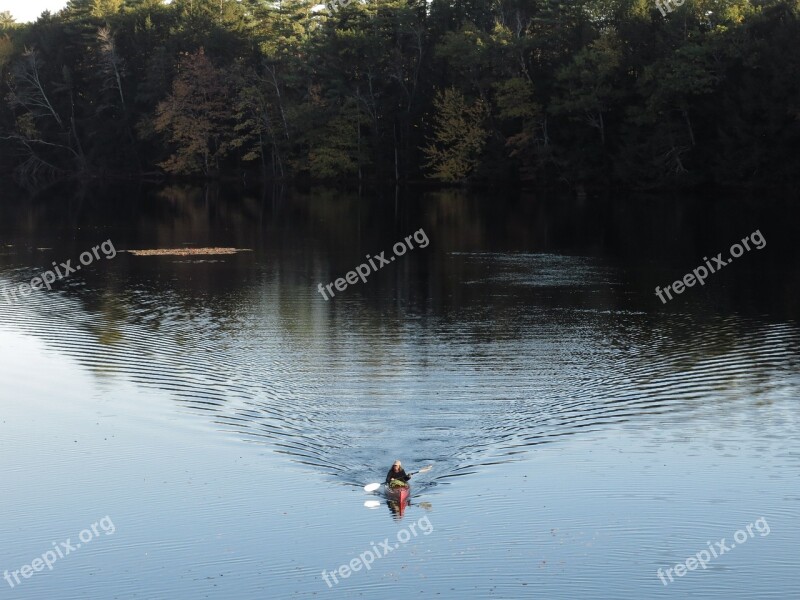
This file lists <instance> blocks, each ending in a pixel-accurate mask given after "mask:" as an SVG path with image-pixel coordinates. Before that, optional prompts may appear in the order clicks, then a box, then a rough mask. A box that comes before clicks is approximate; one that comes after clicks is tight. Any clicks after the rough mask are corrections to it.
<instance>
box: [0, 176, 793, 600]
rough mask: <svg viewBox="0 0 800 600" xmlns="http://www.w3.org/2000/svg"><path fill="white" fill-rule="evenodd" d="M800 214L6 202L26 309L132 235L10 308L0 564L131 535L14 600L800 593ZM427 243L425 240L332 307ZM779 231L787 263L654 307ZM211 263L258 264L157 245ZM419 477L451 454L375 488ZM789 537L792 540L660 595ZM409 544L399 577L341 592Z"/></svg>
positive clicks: (559, 202)
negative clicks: (369, 259)
mask: <svg viewBox="0 0 800 600" xmlns="http://www.w3.org/2000/svg"><path fill="white" fill-rule="evenodd" d="M498 196H499V197H498ZM794 213H796V209H794V208H793V207H792V206H791V205H784V204H782V203H780V202H778V201H776V200H774V199H764V200H761V201H759V202H748V201H746V200H737V199H733V198H729V197H725V196H724V195H719V197H717V198H677V199H676V198H670V199H653V198H627V199H626V198H610V199H588V200H580V199H578V200H575V199H570V198H563V197H558V198H547V197H540V196H533V195H525V194H523V195H519V194H512V193H500V192H498V193H497V194H496V195H494V194H492V195H490V194H488V193H486V192H483V193H474V194H466V193H460V192H444V191H442V192H424V193H423V192H403V193H395V191H394V190H390V191H388V192H386V191H371V192H364V193H363V194H362V196H361V197H360V198H359V196H358V195H355V194H348V193H344V192H336V191H331V190H305V191H291V192H289V191H285V190H268V191H267V192H264V193H262V192H260V191H258V192H253V191H247V190H244V191H242V190H234V189H229V190H225V191H219V190H215V189H195V188H189V187H166V188H160V189H153V188H148V187H139V188H136V187H127V188H119V187H117V188H107V189H100V190H91V191H81V190H77V191H76V190H74V189H69V188H65V189H63V190H58V191H54V192H50V193H49V194H46V195H44V196H43V197H39V198H35V199H31V198H25V197H23V196H19V197H17V196H14V195H11V196H7V197H6V200H4V202H3V204H2V205H0V242H2V243H1V244H0V289H8V286H11V285H14V286H17V285H18V284H19V283H21V282H25V281H30V279H31V278H32V277H35V276H37V275H40V274H41V273H42V272H43V271H45V270H47V269H48V268H50V266H51V264H52V262H53V261H56V262H57V263H62V262H65V261H66V260H68V259H71V260H72V263H73V264H76V263H77V262H78V257H79V256H80V255H81V253H82V252H84V251H86V250H91V248H92V247H94V246H97V245H99V244H101V243H102V242H104V241H106V240H111V241H112V242H113V245H114V249H115V250H116V255H115V256H114V257H113V258H110V259H107V258H105V256H103V255H102V254H101V255H100V257H99V258H97V257H96V259H95V260H94V261H93V263H92V264H91V265H87V266H85V267H83V268H82V270H81V271H79V272H76V273H75V274H73V275H71V276H70V277H68V278H65V279H63V280H61V281H59V282H57V283H56V284H54V286H53V288H54V289H53V290H52V291H46V290H42V291H37V292H34V293H33V294H32V295H30V296H28V297H27V298H24V299H23V300H21V301H19V302H8V301H7V300H5V299H4V298H3V296H2V295H0V390H2V392H0V394H2V400H3V408H4V411H3V416H2V418H0V427H2V429H0V432H2V433H1V434H0V460H1V461H2V462H0V464H2V466H3V473H4V475H3V481H4V483H5V485H4V494H3V499H2V501H1V502H0V515H2V519H0V534H2V536H3V537H2V539H4V540H7V541H8V543H7V544H5V545H4V548H3V550H2V552H0V559H1V561H0V570H5V569H8V570H10V571H14V570H17V569H20V567H22V566H23V565H25V564H31V562H32V560H33V559H35V558H36V557H40V556H41V555H42V554H43V553H44V552H45V551H48V550H50V549H51V548H52V546H53V542H54V541H55V542H61V541H66V540H67V538H72V540H73V541H75V540H76V539H77V538H78V533H79V532H81V531H82V530H84V529H85V528H87V527H90V526H91V525H92V524H93V523H97V522H98V520H99V519H101V518H102V517H104V516H106V515H108V516H109V517H110V519H112V520H113V524H114V526H115V527H114V531H113V534H107V533H106V532H105V531H103V530H100V533H99V534H98V535H97V536H96V537H95V538H94V539H92V540H91V542H90V543H86V544H84V547H81V548H80V549H76V550H75V551H74V552H73V553H71V554H70V555H69V556H65V557H63V558H60V559H59V560H58V562H56V563H54V565H53V569H52V570H49V569H47V568H45V569H44V570H42V571H41V572H35V573H33V575H32V576H31V577H30V578H29V579H24V578H23V579H21V581H20V583H19V584H15V586H14V587H13V588H12V587H11V586H10V585H7V584H6V583H5V582H0V589H4V591H3V593H4V594H6V595H8V597H13V598H37V599H38V598H44V597H51V598H52V597H58V598H86V597H90V598H131V597H142V598H171V599H174V598H192V599H194V598H199V597H203V598H226V599H228V598H263V597H269V598H292V597H298V598H307V597H326V596H331V597H350V596H354V595H355V596H359V597H375V596H383V597H386V596H387V595H390V596H398V595H402V594H409V595H415V596H420V597H435V596H438V597H444V598H449V597H474V598H485V597H493V598H528V597H530V598H535V597H543V598H575V597H585V598H631V599H634V598H636V599H639V598H642V597H669V596H674V597H702V598H752V597H754V596H757V597H759V598H787V597H793V596H798V593H799V592H800V584H798V578H797V576H796V572H797V567H798V558H797V556H798V555H797V552H796V549H795V548H794V541H795V539H796V536H797V534H798V533H800V532H799V531H798V529H800V527H798V523H799V522H800V521H798V512H799V510H798V509H799V508H800V484H798V481H799V480H798V468H800V444H799V443H798V442H797V432H798V416H797V415H798V399H800V353H799V352H798V350H799V349H800V328H798V310H797V308H798V303H797V297H798V291H800V277H798V275H800V270H798V263H797V260H796V259H797V251H796V250H795V249H794V247H793V243H794V240H795V239H797V233H798V231H797V230H798V226H797V225H796V223H797V219H796V218H794V219H792V218H789V215H792V214H794ZM420 229H422V230H423V231H424V232H425V234H426V236H427V238H428V239H429V241H430V245H428V246H427V247H425V248H422V247H415V249H413V250H410V251H408V252H407V253H406V254H405V255H404V256H402V257H398V258H397V260H396V261H393V262H392V263H391V264H390V265H388V266H386V267H384V268H382V269H381V270H380V271H379V272H377V273H374V274H372V275H371V276H370V277H369V279H368V281H367V282H366V283H362V282H359V283H357V284H355V285H352V286H350V287H348V289H346V290H345V291H344V292H337V295H336V297H335V298H333V299H330V300H328V301H326V300H324V299H323V297H322V295H321V294H320V293H319V292H318V290H317V285H318V284H319V283H322V284H323V285H325V284H328V283H330V282H332V281H334V280H335V279H336V278H338V277H343V276H344V275H345V274H346V273H347V271H349V270H351V269H353V268H355V267H356V266H357V265H358V264H360V263H362V262H363V261H364V260H365V256H366V255H367V254H370V255H372V256H374V255H376V254H378V253H379V252H381V251H382V250H386V251H387V256H389V255H391V248H392V245H393V244H394V243H395V242H397V241H402V240H403V239H404V238H406V236H409V235H412V234H413V233H414V232H415V231H419V230H420ZM756 229H758V230H759V231H760V232H761V233H762V234H763V236H764V238H765V239H766V242H767V244H766V247H764V248H763V249H762V250H756V249H753V250H751V251H749V252H745V253H744V254H743V255H742V256H741V257H740V258H737V259H736V260H735V261H734V262H733V263H731V264H730V265H728V266H726V267H725V270H724V271H720V272H719V273H715V274H712V275H710V276H709V278H708V280H707V281H706V282H705V285H703V286H695V287H694V288H690V289H687V290H686V291H685V292H684V293H683V294H681V295H680V296H676V297H675V299H674V300H672V301H671V302H669V303H667V304H662V303H661V302H660V301H659V300H658V298H657V297H656V296H655V295H654V293H653V290H654V288H655V286H656V285H659V286H661V287H662V288H663V287H664V286H665V285H668V284H669V283H671V282H672V281H675V280H676V279H678V278H681V277H683V275H684V274H685V273H687V272H691V270H692V269H694V268H695V267H696V266H698V265H700V264H703V261H702V260H701V259H702V257H703V256H706V255H707V256H713V255H716V254H717V252H719V251H724V252H726V253H727V249H728V248H729V247H730V245H731V244H732V243H734V242H736V241H739V240H741V239H742V238H743V237H744V236H746V235H749V234H750V233H751V232H753V231H755V230H756ZM419 245H420V244H417V246H419ZM184 246H195V247H197V246H228V247H235V248H239V249H242V250H244V251H243V252H240V253H238V254H236V255H231V256H219V257H214V256H203V257H137V256H133V255H131V254H130V253H128V252H126V251H127V250H132V249H144V248H163V247H172V248H175V247H184ZM395 458H400V459H402V460H403V462H404V465H405V466H406V468H407V469H414V468H416V467H419V466H423V465H425V464H433V465H434V469H433V470H432V471H431V472H430V473H426V474H424V475H420V476H419V478H415V479H414V480H412V482H413V483H414V484H415V485H414V498H413V500H412V505H411V506H409V507H408V508H407V509H406V511H405V513H404V515H403V516H402V518H401V517H400V516H399V515H397V514H396V512H395V511H393V510H391V508H392V507H390V506H387V505H386V504H384V503H382V502H381V503H380V504H379V508H378V509H374V510H370V509H367V508H365V507H364V506H363V504H364V501H365V500H375V499H376V497H375V496H370V495H366V494H364V492H363V491H362V489H361V488H362V486H363V485H364V484H366V483H369V482H372V481H379V480H381V479H382V478H383V476H384V474H385V472H386V469H387V468H388V466H389V465H390V464H391V462H392V461H393V460H394V459H395ZM760 518H763V519H764V520H763V521H762V522H761V523H767V524H768V525H769V533H768V534H766V535H763V534H762V533H760V532H759V531H758V530H756V531H755V533H754V534H753V535H751V536H748V539H747V540H746V542H745V543H742V544H740V545H739V547H736V548H734V549H733V550H731V551H730V552H728V553H726V554H724V555H723V556H719V557H718V558H716V559H714V560H712V561H710V562H709V563H708V564H707V565H706V568H705V569H696V570H694V571H690V572H688V573H686V574H685V575H683V576H681V577H677V576H675V577H673V581H672V582H671V583H669V582H668V583H669V585H667V586H665V585H663V583H662V581H661V580H660V579H659V577H658V575H657V570H658V569H659V568H661V569H662V573H663V570H666V569H667V568H670V567H672V568H673V569H674V566H675V564H676V563H679V562H685V561H686V559H687V558H688V557H690V556H695V555H696V554H697V553H698V552H700V551H703V550H704V549H706V548H707V544H708V543H709V542H712V541H713V542H717V541H720V540H721V539H722V538H726V539H727V540H728V544H730V543H731V540H732V539H733V536H734V534H735V532H736V531H737V530H740V529H745V528H746V526H747V525H750V524H753V523H754V522H755V521H756V520H758V519H760ZM425 519H427V520H425ZM426 523H429V524H430V531H428V532H427V533H425V532H424V531H423V532H422V533H420V531H422V530H421V529H420V528H421V527H423V526H424V527H427V525H426ZM412 524H414V525H415V526H416V532H417V534H416V535H411V534H410V533H408V528H409V527H410V525H412ZM751 530H753V528H752V527H751ZM426 531H427V530H426ZM401 532H402V533H401ZM398 534H401V535H410V538H409V539H408V540H407V541H406V542H403V543H401V542H397V543H398V548H397V549H394V550H393V551H392V552H391V553H390V554H388V555H386V556H384V557H380V558H378V559H376V560H375V561H374V564H372V565H370V569H369V570H365V569H361V570H360V571H358V572H354V573H352V574H351V575H350V576H349V577H347V578H342V577H341V575H339V579H338V583H333V582H332V581H331V579H330V577H328V581H329V583H330V584H331V585H330V586H329V585H328V584H326V582H325V580H324V579H323V577H321V573H322V571H323V570H325V571H326V572H330V571H336V570H337V569H339V567H340V565H343V564H348V563H349V562H350V561H351V560H352V559H353V558H355V557H358V556H359V555H360V554H362V553H364V552H367V551H370V549H371V548H373V547H376V546H373V545H372V543H373V542H374V543H375V544H376V545H377V544H379V543H380V542H381V541H383V540H384V539H386V538H389V540H390V541H396V540H398V538H397V536H398ZM87 537H88V536H87ZM12 577H13V576H12ZM12 582H14V580H13V578H12ZM4 586H5V587H4Z"/></svg>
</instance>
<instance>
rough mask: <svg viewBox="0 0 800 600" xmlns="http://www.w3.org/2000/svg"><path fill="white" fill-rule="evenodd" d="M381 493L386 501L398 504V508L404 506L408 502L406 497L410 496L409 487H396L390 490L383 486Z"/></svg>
mask: <svg viewBox="0 0 800 600" xmlns="http://www.w3.org/2000/svg"><path fill="white" fill-rule="evenodd" d="M383 493H384V495H385V496H386V498H387V499H389V500H392V501H394V502H399V503H400V506H403V507H404V506H405V505H406V503H407V502H408V497H409V496H410V495H411V488H410V487H396V488H390V487H389V486H388V485H384V486H383Z"/></svg>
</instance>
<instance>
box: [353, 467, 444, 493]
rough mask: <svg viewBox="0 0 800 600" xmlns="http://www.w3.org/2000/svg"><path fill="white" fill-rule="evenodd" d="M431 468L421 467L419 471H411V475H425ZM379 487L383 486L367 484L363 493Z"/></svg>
mask: <svg viewBox="0 0 800 600" xmlns="http://www.w3.org/2000/svg"><path fill="white" fill-rule="evenodd" d="M432 468H433V465H428V466H427V467H422V468H421V469H420V470H419V471H413V472H412V473H411V475H417V474H418V473H427V472H428V471H430V470H431V469H432ZM381 485H383V484H381V483H368V484H367V485H365V486H364V491H365V492H374V491H375V490H377V489H378V488H379V487H381Z"/></svg>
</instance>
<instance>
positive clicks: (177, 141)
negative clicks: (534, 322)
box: [0, 0, 800, 189]
mask: <svg viewBox="0 0 800 600" xmlns="http://www.w3.org/2000/svg"><path fill="white" fill-rule="evenodd" d="M664 6H665V4H664V3H663V2H658V3H656V2H655V1H654V0H571V1H569V2H566V1H558V0H493V1H486V0H430V1H429V2H424V1H420V0H349V1H345V0H333V1H332V2H331V3H330V4H328V5H323V4H318V3H316V2H315V1H314V0H312V1H308V0H276V1H273V2H264V1H262V0H241V1H237V0H174V1H173V2H171V3H169V4H167V3H164V2H162V1H161V0H70V2H69V4H68V5H67V7H66V8H65V9H63V10H61V11H59V12H58V13H54V14H52V13H47V12H46V13H43V14H42V15H41V16H40V17H39V19H38V20H37V21H36V22H34V23H24V24H20V23H15V22H14V21H13V19H12V18H11V15H10V14H9V13H2V14H0V171H2V172H4V173H7V174H13V175H14V177H16V178H17V180H19V181H22V182H23V183H28V184H40V183H42V182H50V181H54V180H58V179H65V178H97V177H151V176H154V177H197V178H210V179H218V178H227V177H236V178H242V177H251V178H264V179H281V180H284V179H285V180H320V181H360V180H364V181H379V182H384V181H394V182H419V181H431V182H444V183H464V182H468V183H484V184H486V183H492V182H502V183H504V184H505V183H509V184H524V185H536V186H550V185H559V184H563V183H566V184H569V185H584V184H585V185H603V186H608V185H615V186H623V187H630V188H637V189H659V188H671V187H696V186H701V185H720V186H791V185H794V184H796V183H797V182H798V177H799V175H800V152H798V150H800V93H799V91H798V86H800V51H798V42H799V41H800V21H799V20H798V19H799V17H800V0H761V1H751V0H686V1H685V2H684V3H683V4H682V5H681V6H677V4H676V3H675V2H674V0H673V2H672V3H669V4H668V5H666V6H667V8H668V10H666V11H665V10H664V9H663V7H664Z"/></svg>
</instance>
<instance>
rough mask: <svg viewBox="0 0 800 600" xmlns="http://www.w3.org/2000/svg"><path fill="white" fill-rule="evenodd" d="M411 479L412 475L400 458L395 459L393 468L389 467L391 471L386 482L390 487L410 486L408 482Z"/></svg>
mask: <svg viewBox="0 0 800 600" xmlns="http://www.w3.org/2000/svg"><path fill="white" fill-rule="evenodd" d="M409 479H411V475H409V474H408V473H406V472H405V469H403V465H402V464H401V463H400V461H399V460H396V461H394V464H393V465H392V468H391V469H389V472H388V473H387V474H386V484H387V485H388V486H389V487H408V483H406V482H407V481H408V480H409ZM393 482H396V483H393Z"/></svg>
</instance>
